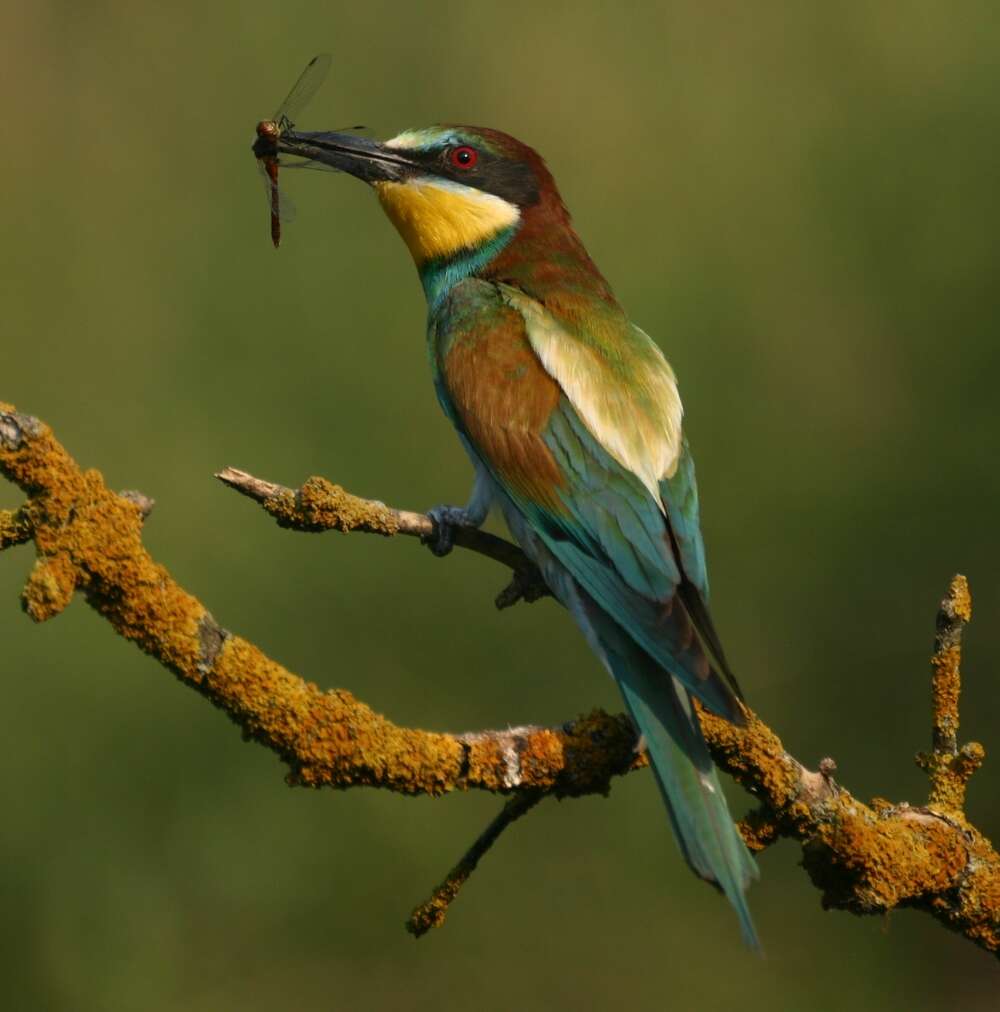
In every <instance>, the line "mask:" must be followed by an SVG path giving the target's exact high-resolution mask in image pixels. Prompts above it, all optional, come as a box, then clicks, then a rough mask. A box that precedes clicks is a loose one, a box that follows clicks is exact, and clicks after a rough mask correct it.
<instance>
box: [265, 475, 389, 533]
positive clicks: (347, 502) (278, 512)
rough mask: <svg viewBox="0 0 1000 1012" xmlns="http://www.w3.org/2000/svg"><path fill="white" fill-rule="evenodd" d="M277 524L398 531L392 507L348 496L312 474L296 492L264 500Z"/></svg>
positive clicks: (346, 529)
mask: <svg viewBox="0 0 1000 1012" xmlns="http://www.w3.org/2000/svg"><path fill="white" fill-rule="evenodd" d="M264 508H265V509H266V510H267V511H268V513H270V514H271V516H273V517H274V518H275V519H276V520H277V521H278V523H279V524H282V525H284V526H290V527H295V528H297V529H299V530H315V531H329V530H335V531H342V532H344V533H345V534H346V533H347V532H349V531H354V530H366V531H369V532H371V533H375V534H383V535H385V536H386V537H391V536H392V535H393V534H396V533H398V531H399V521H398V520H397V519H396V517H395V515H394V514H393V512H392V510H390V509H388V508H387V507H385V506H383V505H382V504H381V503H375V502H372V501H371V500H368V499H361V498H359V497H358V496H356V495H351V493H350V492H346V491H345V490H344V489H342V488H341V487H340V486H339V485H334V484H333V483H332V482H329V481H327V480H326V479H325V478H317V477H312V478H310V479H308V481H306V482H305V483H304V484H303V485H302V488H300V489H299V491H298V494H296V493H293V492H291V491H283V492H282V493H281V494H279V495H275V496H272V497H271V498H270V499H268V500H267V501H266V502H265V503H264Z"/></svg>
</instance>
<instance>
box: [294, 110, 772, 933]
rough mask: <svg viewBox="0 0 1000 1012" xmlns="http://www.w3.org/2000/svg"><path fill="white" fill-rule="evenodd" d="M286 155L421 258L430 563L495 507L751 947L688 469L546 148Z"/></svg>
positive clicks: (734, 692)
mask: <svg viewBox="0 0 1000 1012" xmlns="http://www.w3.org/2000/svg"><path fill="white" fill-rule="evenodd" d="M277 148H278V150H279V151H280V152H282V153H286V154H291V155H299V156H302V157H304V158H307V159H312V160H315V161H318V162H322V163H324V164H325V165H327V166H331V167H333V168H336V169H341V170H343V171H344V172H348V173H350V174H351V175H353V176H356V177H358V178H359V179H362V180H364V181H365V182H366V183H369V184H370V185H371V186H372V187H373V188H374V190H375V192H376V194H377V196H378V199H379V201H380V202H381V204H382V207H383V209H384V210H385V212H386V214H387V215H388V216H389V218H390V220H391V221H392V223H393V224H394V225H395V226H396V228H397V229H398V230H399V233H400V234H401V235H402V237H403V240H404V242H405V243H406V245H407V246H408V247H409V250H410V253H411V254H412V255H413V259H414V261H415V262H416V266H417V271H418V272H419V275H420V280H421V283H422V284H423V288H424V292H425V294H426V296H427V305H428V311H429V312H428V321H427V338H428V345H429V352H430V361H431V369H432V371H433V375H434V384H435V387H436V389H437V396H438V400H439V401H440V402H441V406H442V407H443V408H444V411H445V414H447V416H448V417H449V418H450V419H451V421H452V422H453V423H454V425H455V428H456V429H457V430H458V435H459V439H460V440H461V441H462V445H463V446H464V447H465V450H466V453H468V455H469V458H470V460H471V461H472V465H473V468H474V471H475V483H474V486H473V490H472V495H471V498H470V500H469V503H468V505H467V506H465V507H462V508H459V507H456V506H438V507H437V508H435V509H434V510H432V511H431V516H432V517H433V519H434V520H435V523H436V525H437V538H436V542H435V543H434V544H433V545H432V547H433V548H434V549H435V551H436V552H437V553H438V554H444V553H446V552H447V551H448V550H449V549H450V547H451V541H452V536H453V528H454V527H455V526H456V525H473V526H478V525H479V524H481V523H483V521H484V520H485V519H486V516H487V513H488V511H489V509H490V507H491V506H493V505H497V506H498V507H499V508H500V509H501V510H502V512H503V514H504V517H505V518H506V521H507V524H508V526H509V527H510V530H511V533H512V535H513V536H514V538H515V539H516V540H517V542H518V543H519V544H520V545H521V547H522V548H523V549H524V551H525V552H526V553H527V554H528V555H529V556H530V557H531V558H532V559H533V560H534V561H535V562H536V563H537V564H538V567H539V569H540V570H541V572H542V574H543V576H544V578H545V580H546V582H547V584H548V586H549V587H550V589H551V590H552V593H553V595H554V596H555V597H556V598H557V599H558V600H559V601H560V602H561V603H562V604H563V605H564V606H565V607H566V608H567V609H568V610H569V612H570V614H571V615H572V616H573V618H574V619H575V621H576V623H577V625H578V626H579V627H580V629H581V630H582V632H583V634H584V636H585V637H586V639H587V642H588V643H589V645H590V647H591V648H592V649H593V651H594V652H595V653H596V654H597V656H598V657H599V658H600V659H601V660H602V661H603V662H604V664H605V666H606V667H607V668H608V669H609V671H610V672H611V674H612V675H613V676H614V678H615V680H616V681H617V683H618V686H619V688H620V689H621V693H622V696H623V697H624V699H625V704H626V706H627V708H628V711H629V713H630V714H631V716H632V719H633V720H634V722H635V724H636V727H637V728H638V730H639V732H640V735H641V740H642V742H644V744H645V747H646V749H648V752H649V758H650V761H651V763H652V766H653V770H654V771H655V774H656V779H657V781H658V783H659V785H660V789H661V792H662V794H663V799H664V801H665V802H666V806H667V811H668V812H669V814H670V820H671V822H672V824H673V827H674V831H675V833H676V836H677V840H678V842H679V844H680V847H681V850H682V851H683V853H684V856H685V858H686V859H687V861H688V863H689V864H690V865H691V867H692V868H693V869H694V871H695V872H696V873H697V874H698V875H700V876H701V877H702V878H704V879H707V880H708V881H710V882H714V883H716V884H717V885H718V887H719V888H720V889H721V890H722V891H723V892H724V893H725V895H726V896H727V897H728V898H729V901H730V903H732V905H733V906H734V907H735V908H736V912H737V913H738V915H739V919H740V925H741V927H742V931H743V935H744V937H745V938H746V939H747V941H748V942H749V943H750V944H751V945H753V946H756V945H757V940H756V935H755V933H754V928H753V923H752V921H751V918H750V913H749V910H748V908H747V904H746V900H745V897H744V892H745V890H746V888H747V886H748V884H749V882H750V881H751V879H753V878H755V877H756V875H757V868H756V865H755V863H754V861H753V859H752V858H751V857H750V854H749V853H748V851H747V849H746V847H745V846H744V844H743V840H742V838H741V837H740V834H739V832H738V831H737V829H736V827H735V826H734V825H733V820H732V818H731V816H730V814H729V810H728V808H727V806H726V801H725V797H724V796H723V793H722V787H721V785H720V783H719V779H718V775H717V772H716V770H715V767H714V765H713V764H712V761H711V758H710V757H709V754H708V750H707V748H706V745H705V741H704V738H703V737H702V733H701V728H700V726H699V724H698V718H697V716H696V714H695V712H694V707H693V704H692V697H697V699H699V700H700V701H701V702H702V703H703V704H704V705H705V706H706V707H708V709H709V710H711V711H713V712H714V713H717V714H720V715H722V716H723V717H725V718H727V719H728V720H731V721H734V722H737V723H738V722H741V721H742V719H743V716H742V711H741V708H740V704H739V697H738V689H737V687H736V683H735V680H734V679H733V676H732V673H731V671H730V669H729V666H728V664H727V662H726V659H725V655H724V654H723V651H722V646H721V644H720V642H719V638H718V636H717V635H716V632H715V628H714V627H713V624H712V619H711V617H710V615H709V610H708V578H707V574H706V569H705V552H704V547H703V544H702V537H701V531H700V527H699V517H698V492H697V488H696V486H695V474H694V462H693V460H692V459H691V454H690V452H689V450H688V446H687V442H686V440H685V437H684V435H683V432H682V429H681V415H682V408H681V401H680V397H679V396H678V392H677V382H676V380H675V378H674V373H673V370H672V369H671V368H670V365H669V364H668V363H667V360H666V359H665V358H664V356H663V353H662V352H661V351H660V349H659V348H658V347H657V345H656V344H654V343H653V341H652V340H651V339H650V338H649V337H648V336H647V335H646V334H645V333H643V331H641V330H640V329H639V328H638V327H637V326H636V325H635V324H633V323H631V322H630V321H629V319H628V317H627V316H626V315H625V313H624V311H623V310H622V308H621V306H619V304H618V302H617V301H616V300H615V297H614V295H613V294H612V292H611V288H610V287H609V286H608V283H607V281H605V280H604V278H603V277H602V275H601V273H600V271H598V269H597V267H596V266H595V265H594V263H593V261H592V260H591V259H590V257H589V256H588V255H587V251H586V250H585V249H584V247H583V244H582V243H581V241H580V239H579V238H578V236H577V234H576V232H575V231H574V230H573V227H572V225H571V224H570V216H569V212H568V211H567V210H566V206H565V205H564V204H563V201H562V198H561V197H560V196H559V191H558V190H557V189H556V185H555V182H554V180H553V178H552V176H551V174H550V173H549V170H548V168H547V167H546V165H545V163H544V162H543V161H542V159H541V157H540V156H539V155H538V154H537V153H536V152H535V151H533V150H532V149H531V148H530V147H528V146H527V145H525V144H522V143H521V142H520V141H517V140H515V139H514V138H513V137H509V136H507V135H506V134H503V133H500V132H499V131H497V130H489V129H483V128H478V127H465V126H444V127H432V128H430V129H426V130H410V131H406V132H405V133H401V134H399V136H397V137H394V138H393V139H392V140H389V141H386V142H384V143H377V142H374V141H371V140H368V139H366V138H360V137H357V136H353V135H350V134H342V133H300V132H295V131H289V132H286V133H285V134H283V135H282V136H281V137H280V138H279V139H278V140H277Z"/></svg>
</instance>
